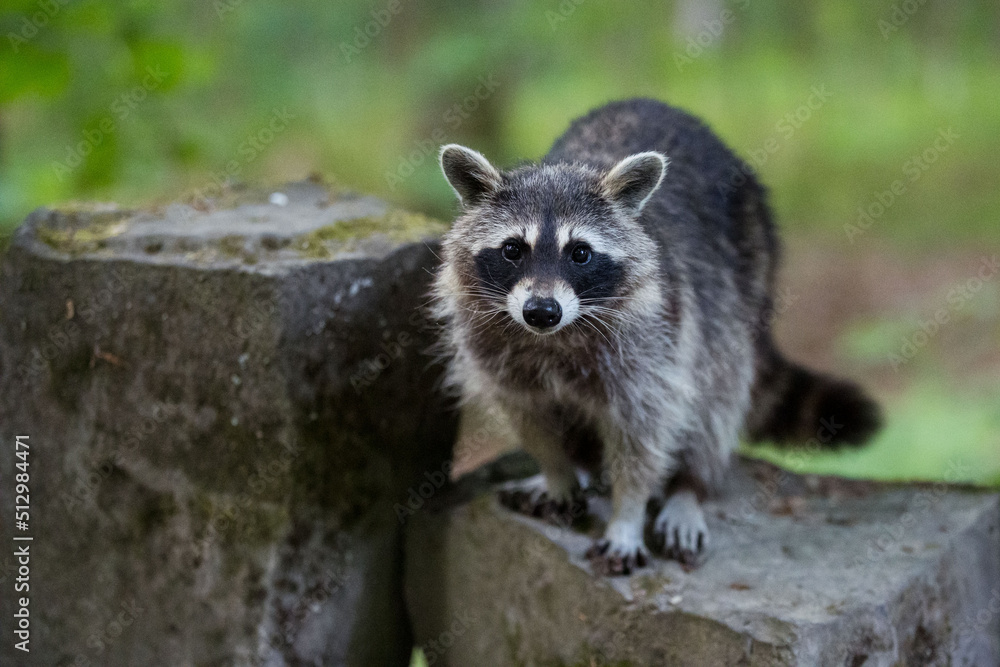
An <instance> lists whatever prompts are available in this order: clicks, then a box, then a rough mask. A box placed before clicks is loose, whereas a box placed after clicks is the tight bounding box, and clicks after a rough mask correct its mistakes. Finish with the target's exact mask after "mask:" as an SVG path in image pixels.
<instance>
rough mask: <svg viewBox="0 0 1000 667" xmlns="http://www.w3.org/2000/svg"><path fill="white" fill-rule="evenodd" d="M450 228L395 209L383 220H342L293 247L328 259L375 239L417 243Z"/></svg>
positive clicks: (302, 252) (297, 242)
mask: <svg viewBox="0 0 1000 667" xmlns="http://www.w3.org/2000/svg"><path fill="white" fill-rule="evenodd" d="M446 230H447V225H445V224H444V223H443V222H441V221H439V220H435V219H433V218H429V217H427V216H425V215H421V214H420V213H410V212H409V211H403V210H399V209H392V210H390V211H388V212H387V213H386V214H385V215H383V216H381V217H364V218H354V219H352V220H341V221H339V222H336V223H334V224H332V225H327V226H325V227H320V228H319V229H315V230H313V231H311V232H309V233H307V234H303V235H302V236H300V237H299V238H298V239H296V240H295V241H294V242H293V243H292V247H293V248H296V249H297V250H298V251H299V253H300V254H301V255H303V256H304V257H310V258H315V259H325V258H329V257H333V256H334V255H336V254H337V253H339V252H345V251H347V252H349V251H351V250H354V249H355V248H356V247H357V243H358V242H359V241H361V240H363V239H367V238H370V237H372V236H378V235H381V236H385V237H386V238H388V239H389V240H391V241H396V242H406V241H417V240H420V239H423V238H427V237H429V236H436V235H438V234H442V233H444V232H445V231H446Z"/></svg>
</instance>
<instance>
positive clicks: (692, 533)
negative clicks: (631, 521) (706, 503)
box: [653, 491, 708, 569]
mask: <svg viewBox="0 0 1000 667" xmlns="http://www.w3.org/2000/svg"><path fill="white" fill-rule="evenodd" d="M653 544H655V545H656V546H657V547H658V549H659V550H660V551H661V552H662V553H663V555H664V556H666V557H667V558H673V559H675V560H677V561H678V562H680V564H681V565H682V566H684V568H685V569H693V568H696V567H698V566H699V565H701V563H702V562H704V556H705V553H706V552H707V550H708V525H706V523H705V514H704V512H702V509H701V505H700V504H699V503H698V498H697V497H696V496H695V495H694V493H692V492H691V491H678V492H677V493H674V494H673V495H672V496H670V498H668V499H667V502H666V504H665V505H664V506H663V509H662V510H660V513H659V514H658V515H657V516H656V520H655V521H654V522H653Z"/></svg>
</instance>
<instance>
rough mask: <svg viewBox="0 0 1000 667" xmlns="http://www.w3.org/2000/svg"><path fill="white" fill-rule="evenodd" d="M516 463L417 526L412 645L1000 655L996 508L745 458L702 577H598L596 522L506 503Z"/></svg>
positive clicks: (982, 660)
mask: <svg viewBox="0 0 1000 667" xmlns="http://www.w3.org/2000/svg"><path fill="white" fill-rule="evenodd" d="M530 467H531V464H530V462H528V463H526V462H525V461H524V460H523V459H522V458H521V455H516V454H515V455H509V456H508V457H506V458H505V459H501V461H500V462H498V463H497V464H494V465H492V466H490V467H488V468H486V469H483V470H480V471H478V472H475V473H472V474H470V475H469V476H467V478H466V479H464V480H462V482H461V483H460V484H459V488H458V490H456V491H455V492H454V493H453V494H450V496H449V495H443V496H442V497H441V498H438V499H435V500H436V502H435V503H434V504H433V505H431V506H428V507H426V508H424V509H423V510H422V511H420V512H417V513H416V514H415V515H414V516H412V517H411V518H410V519H409V523H408V529H407V537H406V541H407V550H406V553H407V584H406V586H407V595H408V602H409V604H410V606H411V609H413V612H414V623H415V631H416V634H417V639H418V641H419V642H420V643H421V644H423V645H424V646H425V650H426V651H428V654H429V655H430V654H433V655H434V656H435V659H436V661H437V664H448V665H500V664H504V665H767V666H769V667H770V666H773V665H823V666H826V665H830V666H833V665H836V666H844V665H848V666H859V665H865V666H876V665H906V666H910V665H977V666H982V667H987V666H991V665H997V664H1000V528H998V523H1000V500H998V496H997V495H996V494H991V493H985V492H982V491H975V490H971V489H963V488H958V487H949V486H946V485H943V484H942V485H888V484H875V483H869V482H855V481H847V480H842V479H835V478H821V477H811V476H810V477H801V476H796V475H792V474H790V473H786V472H782V471H780V470H779V469H777V468H774V467H772V466H770V465H768V464H764V463H761V462H752V461H749V460H742V461H741V462H740V464H739V465H737V466H736V467H735V474H734V475H733V481H732V485H731V488H730V489H729V490H728V491H727V493H726V494H725V497H723V498H722V499H719V500H716V501H712V502H711V503H709V505H708V511H707V514H708V519H709V528H710V530H711V531H712V539H713V551H712V554H711V557H710V558H709V560H708V561H707V562H706V563H705V564H704V565H703V566H702V567H701V568H700V569H698V570H694V571H690V572H687V571H685V570H684V569H682V568H681V567H680V566H679V565H678V564H677V563H675V562H672V561H664V560H662V559H654V561H653V564H652V566H651V567H649V568H646V569H643V570H640V571H639V572H638V573H636V574H633V575H632V576H629V577H621V578H604V577H600V576H596V575H595V574H594V573H593V572H592V570H591V568H590V565H589V564H588V562H587V561H586V559H585V558H584V553H585V551H586V550H587V547H588V546H589V545H590V543H591V539H592V536H594V535H597V534H599V532H600V530H601V528H602V525H603V521H604V520H605V519H606V518H607V516H608V514H609V507H608V503H607V501H606V500H605V499H601V498H598V499H596V500H594V501H592V502H591V505H592V508H591V513H592V514H593V517H594V518H593V521H592V525H591V526H590V530H584V531H582V532H581V531H579V530H569V529H564V528H558V527H555V526H552V525H548V524H546V523H543V522H541V521H540V520H535V519H530V518H526V517H523V516H519V515H516V514H514V513H512V512H510V511H508V510H506V509H503V508H502V507H500V506H499V505H498V503H497V502H496V500H495V497H494V496H495V494H493V493H489V492H487V491H488V489H489V488H490V484H491V483H493V482H496V481H498V480H500V479H503V478H504V477H507V476H511V475H514V476H517V473H518V472H519V473H520V474H521V475H523V474H524V473H525V470H526V469H528V468H530Z"/></svg>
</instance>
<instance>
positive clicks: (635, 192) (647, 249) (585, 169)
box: [439, 144, 666, 335]
mask: <svg viewBox="0 0 1000 667" xmlns="http://www.w3.org/2000/svg"><path fill="white" fill-rule="evenodd" d="M441 168H442V170H443V171H444V174H445V177H446V178H447V179H448V182H449V183H450V184H451V186H452V188H454V190H455V192H456V194H457V195H458V197H459V199H460V200H461V203H462V206H463V209H464V212H463V215H462V216H461V217H460V218H459V219H458V220H457V221H456V223H455V225H454V226H453V228H452V231H451V232H449V234H448V236H447V237H446V238H445V242H444V252H445V257H444V260H445V267H444V276H445V280H444V283H446V284H445V285H441V283H442V281H439V286H443V287H444V291H448V290H451V291H453V292H454V294H455V296H456V298H459V300H460V301H462V306H461V309H462V310H464V311H465V312H473V313H476V312H479V313H482V314H483V316H484V317H483V319H485V318H486V317H490V318H492V319H496V317H497V316H498V315H503V314H505V315H506V316H507V317H509V318H510V319H511V320H513V321H514V322H516V323H517V325H519V326H520V327H522V328H523V329H524V330H526V331H529V332H531V333H532V334H538V335H549V334H554V333H556V332H558V331H561V330H563V329H566V328H568V327H570V326H571V325H573V324H574V323H575V322H581V324H583V323H584V322H588V321H589V322H590V324H591V326H593V324H594V322H595V321H598V322H606V321H608V320H609V319H614V316H615V315H616V314H617V315H619V316H620V318H624V317H625V315H624V313H626V312H627V310H628V308H627V305H628V304H627V301H628V299H629V298H630V295H633V293H634V292H635V291H636V289H637V285H638V283H639V282H641V279H642V278H643V276H642V274H643V272H644V271H645V272H647V273H648V272H649V270H650V263H651V262H652V265H653V267H654V270H655V262H656V259H655V257H656V248H655V245H654V244H653V243H652V241H651V240H650V239H649V237H648V236H647V235H646V234H645V233H644V232H643V231H642V229H641V227H640V226H639V225H638V223H637V218H638V215H639V213H640V211H641V210H642V207H643V206H644V205H645V204H646V202H647V201H648V200H649V198H650V197H651V196H652V194H653V193H654V192H655V191H656V188H657V187H659V184H660V182H661V180H662V178H663V174H664V171H665V169H666V158H664V157H663V156H662V155H661V154H659V153H652V152H650V153H639V154H637V155H633V156H631V157H628V158H625V159H624V160H622V161H621V162H620V163H618V164H617V165H616V166H614V167H613V168H612V169H610V170H608V171H602V170H599V169H596V168H594V167H590V166H583V165H567V164H556V165H541V166H531V167H523V168H520V169H516V170H514V171H511V172H506V173H501V172H499V171H498V170H496V169H495V168H494V167H493V166H492V165H491V164H490V163H489V162H488V161H487V160H486V158H484V157H483V156H482V155H480V154H479V153H477V152H476V151H473V150H470V149H468V148H464V147H462V146H458V145H455V144H451V145H448V146H445V147H444V148H443V149H442V151H441ZM440 291H442V290H439V292H440ZM500 319H501V320H506V318H503V317H501V318H500ZM507 321H508V323H509V320H507ZM484 326H486V325H484Z"/></svg>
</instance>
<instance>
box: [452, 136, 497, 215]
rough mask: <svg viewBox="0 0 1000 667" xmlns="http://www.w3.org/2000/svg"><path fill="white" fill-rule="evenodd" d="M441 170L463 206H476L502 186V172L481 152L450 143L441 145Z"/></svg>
mask: <svg viewBox="0 0 1000 667" xmlns="http://www.w3.org/2000/svg"><path fill="white" fill-rule="evenodd" d="M441 171H443V172H444V177H445V178H447V179H448V183H449V184H451V187H452V189H454V190H455V194H457V195H458V198H459V199H460V200H461V201H462V205H463V206H474V205H476V204H478V203H479V202H480V201H482V199H483V197H485V196H486V195H488V194H489V193H491V192H494V191H496V189H497V188H498V187H500V172H498V171H497V170H496V169H495V168H494V167H493V165H491V164H490V162H489V160H487V159H486V158H485V157H483V155H482V154H481V153H478V152H476V151H474V150H472V149H471V148H466V147H465V146H459V145H458V144H448V145H447V146H442V147H441Z"/></svg>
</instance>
